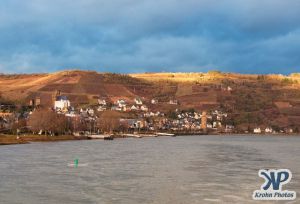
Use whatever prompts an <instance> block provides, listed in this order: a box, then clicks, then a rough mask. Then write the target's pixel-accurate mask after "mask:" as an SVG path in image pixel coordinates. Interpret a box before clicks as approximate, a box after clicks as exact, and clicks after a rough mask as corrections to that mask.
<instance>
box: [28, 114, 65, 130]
mask: <svg viewBox="0 0 300 204" xmlns="http://www.w3.org/2000/svg"><path fill="white" fill-rule="evenodd" d="M28 126H29V129H30V130H31V131H33V132H39V131H41V130H42V131H45V133H47V132H51V133H57V134H62V133H65V132H66V131H67V129H68V121H67V118H66V117H65V116H64V115H61V114H57V113H55V112H53V111H52V110H48V109H37V110H35V111H34V112H33V113H32V114H31V115H30V117H29V120H28Z"/></svg>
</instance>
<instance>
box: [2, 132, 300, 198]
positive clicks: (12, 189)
mask: <svg viewBox="0 0 300 204" xmlns="http://www.w3.org/2000/svg"><path fill="white" fill-rule="evenodd" d="M74 159H78V161H79V166H78V167H77V168H75V167H70V166H68V164H70V163H72V162H73V160H74ZM266 168H267V169H271V168H274V169H280V168H284V169H286V168H287V169H290V171H291V172H292V173H293V178H292V180H291V182H290V183H289V184H286V185H285V186H284V188H285V189H288V190H293V191H296V192H297V195H298V197H299V198H300V194H299V193H300V137H296V136H242V135H241V136H238V135H237V136H179V137H158V138H141V139H115V140H113V141H103V140H93V141H91V140H86V141H67V142H45V143H31V144H24V145H9V146H0V203H9V204H17V203H18V204H19V203H20V204H21V203H22V204H23V203H25V204H27V203H28V204H35V203H37V204H41V203H45V204H48V203H49V204H50V203H55V204H60V203H62V204H73V203H74V204H75V203H83V204H84V203H87V204H89V203H122V204H123V203H125V204H139V203H157V204H158V203H159V204H167V203H170V204H179V203H187V204H193V203H260V202H258V201H253V200H252V193H253V191H254V190H258V189H260V186H261V185H262V184H263V182H264V180H263V179H262V178H260V177H258V170H259V169H266ZM262 203H274V202H268V201H264V202H262ZM283 203H284V202H283ZM289 203H300V200H299V199H298V198H297V199H296V200H295V201H290V202H289Z"/></svg>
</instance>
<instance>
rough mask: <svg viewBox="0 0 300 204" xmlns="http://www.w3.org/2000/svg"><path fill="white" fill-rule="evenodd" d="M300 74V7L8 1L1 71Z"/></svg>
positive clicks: (290, 2)
mask: <svg viewBox="0 0 300 204" xmlns="http://www.w3.org/2000/svg"><path fill="white" fill-rule="evenodd" d="M69 68H80V69H89V70H92V69H93V70H98V71H110V72H123V73H128V72H157V71H172V72H175V71H182V72H187V71H188V72H190V71H191V72H204V71H207V70H212V69H213V70H216V69H217V70H221V71H225V72H241V73H283V74H289V73H291V72H300V1H299V0H184V1H182V0H161V1H157V0H51V1H49V0H26V1H20V0H1V2H0V72H5V73H12V72H18V73H21V72H52V71H57V70H62V69H69Z"/></svg>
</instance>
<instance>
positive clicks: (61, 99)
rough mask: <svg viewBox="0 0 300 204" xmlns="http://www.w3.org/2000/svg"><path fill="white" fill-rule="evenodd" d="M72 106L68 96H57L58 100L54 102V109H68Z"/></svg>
mask: <svg viewBox="0 0 300 204" xmlns="http://www.w3.org/2000/svg"><path fill="white" fill-rule="evenodd" d="M69 107H70V101H69V100H68V98H67V97H66V96H57V97H56V101H55V102H54V109H55V110H57V109H60V110H63V109H67V108H69Z"/></svg>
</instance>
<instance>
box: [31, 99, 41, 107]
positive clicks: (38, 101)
mask: <svg viewBox="0 0 300 204" xmlns="http://www.w3.org/2000/svg"><path fill="white" fill-rule="evenodd" d="M29 105H30V106H39V105H41V98H40V97H35V98H34V99H30V101H29Z"/></svg>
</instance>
